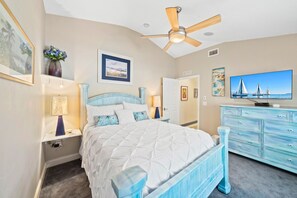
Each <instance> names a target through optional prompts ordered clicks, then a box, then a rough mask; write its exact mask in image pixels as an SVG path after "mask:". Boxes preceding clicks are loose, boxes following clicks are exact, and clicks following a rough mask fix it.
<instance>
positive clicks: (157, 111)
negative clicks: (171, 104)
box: [155, 107, 160, 118]
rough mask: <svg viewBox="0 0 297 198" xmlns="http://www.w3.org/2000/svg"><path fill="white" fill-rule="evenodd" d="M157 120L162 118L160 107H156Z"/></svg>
mask: <svg viewBox="0 0 297 198" xmlns="http://www.w3.org/2000/svg"><path fill="white" fill-rule="evenodd" d="M155 118H160V112H159V107H156V111H155Z"/></svg>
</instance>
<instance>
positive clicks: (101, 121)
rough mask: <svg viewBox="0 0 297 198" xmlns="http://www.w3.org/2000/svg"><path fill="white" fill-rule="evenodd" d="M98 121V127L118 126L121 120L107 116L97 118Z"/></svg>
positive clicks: (114, 116) (113, 116)
mask: <svg viewBox="0 0 297 198" xmlns="http://www.w3.org/2000/svg"><path fill="white" fill-rule="evenodd" d="M95 120H97V124H96V126H107V125H118V124H119V120H118V117H117V116H116V115H106V116H104V115H103V116H98V117H97V118H96V117H95Z"/></svg>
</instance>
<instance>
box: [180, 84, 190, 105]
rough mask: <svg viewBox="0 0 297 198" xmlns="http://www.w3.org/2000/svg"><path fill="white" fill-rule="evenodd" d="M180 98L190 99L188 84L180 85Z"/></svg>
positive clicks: (182, 99) (183, 99)
mask: <svg viewBox="0 0 297 198" xmlns="http://www.w3.org/2000/svg"><path fill="white" fill-rule="evenodd" d="M180 100H181V101H187V100H188V86H181V87H180Z"/></svg>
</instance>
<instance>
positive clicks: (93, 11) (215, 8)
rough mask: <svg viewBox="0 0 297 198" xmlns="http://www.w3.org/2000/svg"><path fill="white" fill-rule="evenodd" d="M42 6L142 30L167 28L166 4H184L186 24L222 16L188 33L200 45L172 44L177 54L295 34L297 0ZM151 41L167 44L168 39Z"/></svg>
mask: <svg viewBox="0 0 297 198" xmlns="http://www.w3.org/2000/svg"><path fill="white" fill-rule="evenodd" d="M44 5H45V10H46V13H49V14H55V15H62V16H68V17H74V18H81V19H87V20H92V21H98V22H104V23H110V24H116V25H121V26H124V27H127V28H130V29H132V30H135V31H137V32H139V33H140V34H161V33H162V34H164V33H167V32H168V30H169V29H170V25H169V22H168V19H167V15H166V13H165V8H166V7H173V6H181V7H182V9H183V10H182V12H181V13H180V14H179V21H180V25H182V26H184V27H188V26H191V25H193V24H196V23H198V22H200V21H203V20H205V19H207V18H209V17H212V16H214V15H217V14H221V17H222V22H221V23H220V24H217V25H214V26H211V27H208V28H205V29H202V30H200V31H198V32H195V33H192V34H190V35H189V36H190V37H192V38H195V39H197V40H199V41H201V42H202V45H201V46H200V47H198V48H195V47H193V46H190V45H188V44H186V43H180V44H174V45H172V47H171V48H170V49H169V50H168V53H169V54H170V55H171V56H173V57H180V56H183V55H186V54H189V53H192V52H195V51H198V50H201V49H204V48H207V47H210V46H213V45H216V44H219V43H223V42H229V41H238V40H247V39H254V38H263V37H271V36H278V35H284V34H293V33H297V0H184V1H181V0H179V1H178V0H166V1H164V0H146V1H144V0H105V1H103V0H44ZM144 23H149V24H150V27H149V28H144V27H143V24H144ZM205 32H213V33H214V35H213V36H205V35H204V34H203V33H205ZM151 41H152V42H154V43H155V44H157V45H158V46H159V47H160V48H163V47H164V46H165V45H166V43H167V42H168V39H167V38H158V39H151Z"/></svg>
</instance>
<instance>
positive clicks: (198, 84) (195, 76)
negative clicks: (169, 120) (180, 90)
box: [177, 74, 200, 129]
mask: <svg viewBox="0 0 297 198" xmlns="http://www.w3.org/2000/svg"><path fill="white" fill-rule="evenodd" d="M192 78H197V88H198V102H197V107H196V108H197V115H198V117H197V121H198V123H197V129H200V75H199V74H197V75H191V76H183V77H180V78H177V80H185V79H192ZM179 102H180V101H179Z"/></svg>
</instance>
